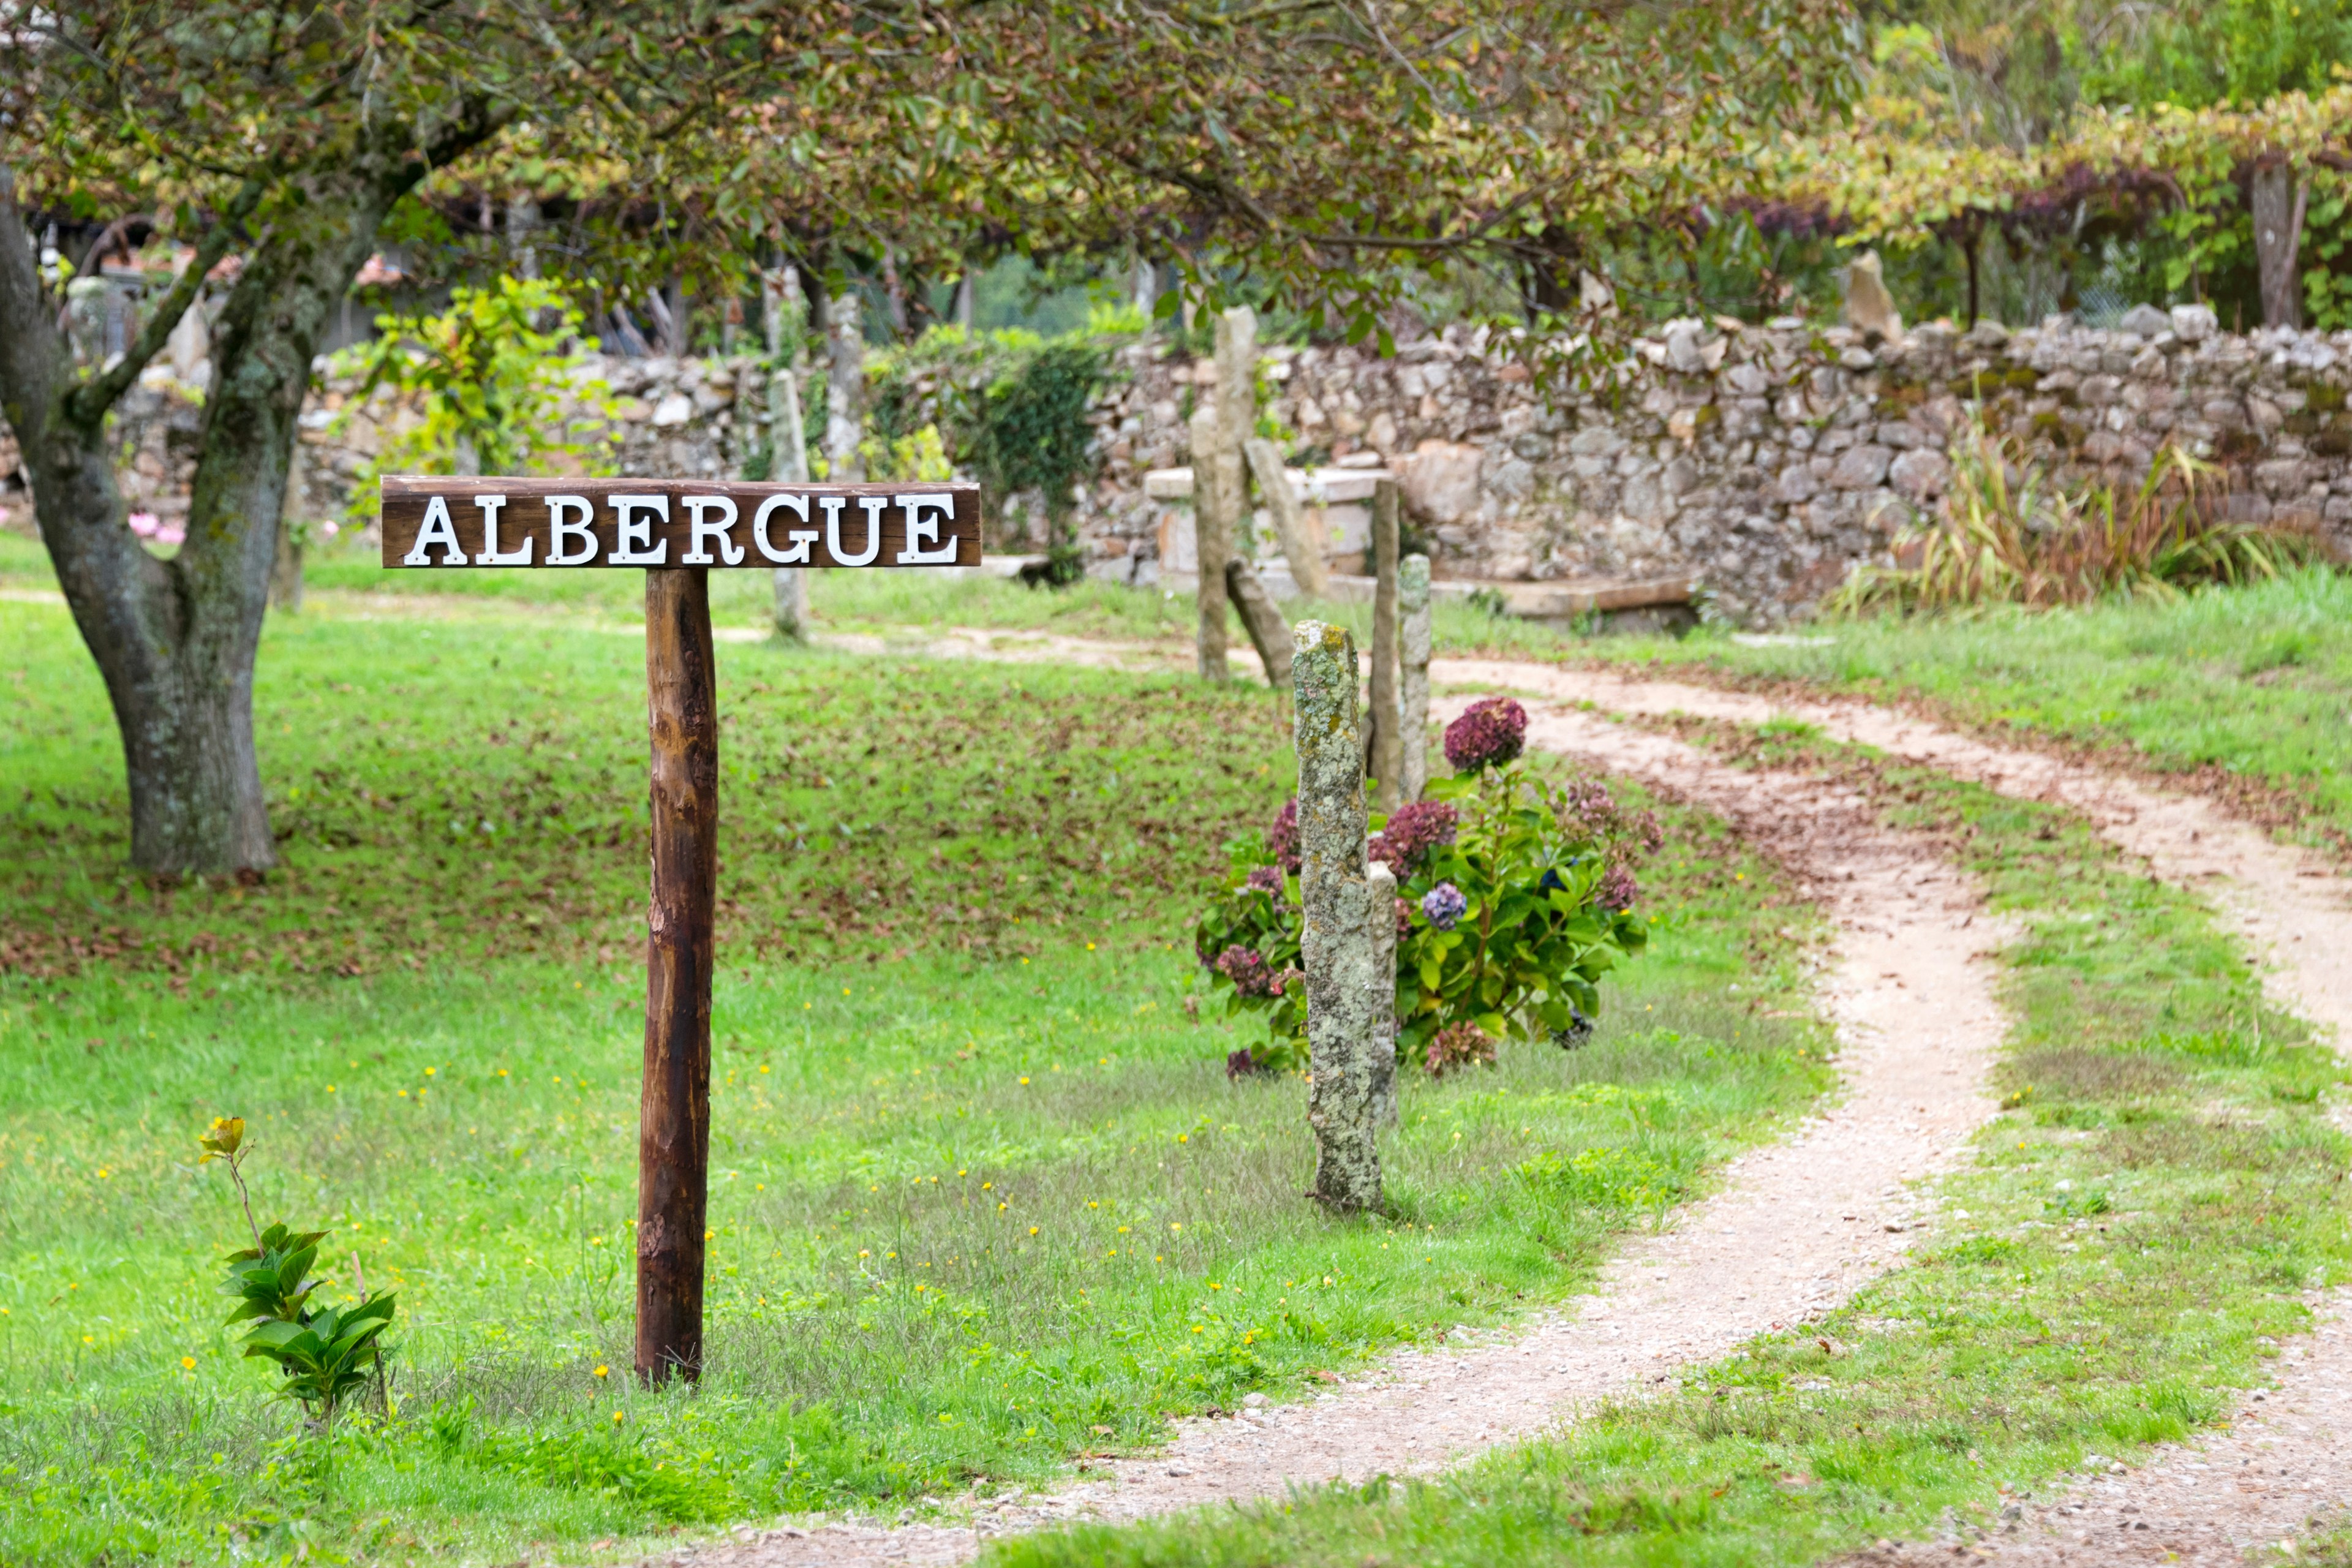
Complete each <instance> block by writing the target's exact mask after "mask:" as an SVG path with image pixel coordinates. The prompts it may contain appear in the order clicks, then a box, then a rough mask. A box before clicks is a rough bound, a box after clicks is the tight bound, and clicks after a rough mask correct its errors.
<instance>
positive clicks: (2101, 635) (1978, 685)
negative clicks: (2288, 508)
mask: <svg viewBox="0 0 2352 1568" xmlns="http://www.w3.org/2000/svg"><path fill="white" fill-rule="evenodd" d="M1798 631H1799V633H1800V634H1801V635H1800V636H1798V637H1794V638H1787V639H1780V640H1776V641H1769V642H1762V643H1756V642H1749V643H1742V642H1740V641H1737V640H1735V639H1734V637H1732V636H1731V635H1730V634H1729V632H1728V631H1727V630H1714V629H1710V630H1706V631H1702V632H1701V633H1698V634H1696V635H1694V636H1692V637H1689V638H1686V639H1685V640H1682V641H1679V642H1677V641H1673V640H1670V639H1664V638H1631V637H1628V638H1611V639H1598V640H1595V641H1592V642H1589V643H1586V644H1583V645H1581V647H1579V648H1578V649H1577V650H1576V654H1575V656H1576V657H1580V658H1602V659H1608V660H1612V661H1617V660H1624V661H1633V662H1639V663H1643V664H1655V665H1658V666H1661V667H1665V668H1673V667H1677V666H1679V667H1683V668H1688V669H1690V670H1692V671H1693V672H1694V673H1697V672H1705V673H1708V674H1711V675H1714V676H1716V677H1717V678H1719V679H1729V680H1733V681H1738V682H1746V683H1762V684H1774V683H1780V682H1802V683H1804V684H1807V685H1811V686H1818V687H1822V688H1824V689H1836V690H1843V691H1851V692H1854V693H1857V694H1859V695H1862V696H1866V697H1871V698H1874V699H1880V700H1885V699H1890V698H1906V699H1912V700H1920V701H1924V702H1926V703H1927V704H1928V705H1930V706H1931V707H1933V708H1935V709H1937V710H1940V711H1942V712H1944V713H1946V714H1948V715H1949V716H1950V717H1951V718H1953V719H1954V720H1956V721H1959V722H1961V723H1964V724H1969V725H1973V726H1979V727H1982V728H1986V729H1989V730H1993V731H2013V732H2015V733H2016V734H2017V735H2019V736H2020V737H2021V738H2022V739H2023V740H2025V741H2026V742H2028V743H2040V744H2045V745H2046V744H2048V743H2049V742H2051V741H2053V740H2057V741H2062V742H2066V743H2068V744H2070V745H2074V746H2080V747H2086V748H2091V749H2094V750H2099V751H2105V752H2115V753H2117V754H2120V755H2123V756H2126V757H2128V758H2130V759H2131V760H2133V761H2135V762H2137V763H2140V764H2141V765H2144V766H2147V767H2151V768H2154V769H2158V770H2160V771H2165V772H2172V773H2205V774H2207V775H2208V777H2207V778H2206V779H2205V780H2204V781H2202V783H2203V787H2207V788H2209V789H2211V790H2213V791H2214V792H2215V793H2219V794H2221V795H2225V796H2228V795H2237V796H2239V803H2240V805H2241V807H2242V809H2244V810H2246V811H2247V812H2248V813H2249V814H2250V815H2252V816H2254V817H2256V818H2257V819H2258V820H2263V821H2265V822H2269V823H2272V824H2273V825H2275V826H2282V827H2285V828H2287V829H2288V830H2290V831H2293V832H2294V833H2296V834H2297V835H2298V836H2300V837H2305V838H2307V839H2310V840H2312V841H2314V842H2332V843H2333V844H2334V845H2336V847H2339V848H2342V847H2346V846H2347V845H2352V732H2348V731H2347V730H2346V728H2345V725H2344V723H2343V722H2342V716H2343V713H2344V710H2345V704H2346V702H2347V698H2352V578H2347V577H2346V576H2344V575H2341V574H2337V573H2336V572H2333V571H2330V570H2327V569H2326V568H2317V567H2315V568H2312V569H2310V570H2307V571H2303V572H2297V573H2294V574H2290V575H2287V576H2285V577H2283V578H2280V579H2278V580H2276V581H2273V582H2269V583H2263V584H2257V585H2254V586H2252V587H2245V588H2209V589H2204V590H2201V591H2200V592H2197V593H2194V594H2189V595H2184V596H2182V597H2180V598H2178V599H2174V600H2169V601H2163V600H2145V599H2140V600H2119V601H2112V602H2108V603H2104V604H2100V605H2093V606H2090V607H2088V608H2084V609H2079V610H2059V611H2049V612H2042V613H2033V612H2028V611H2023V610H2017V609H2008V608H2001V609H1990V610H1987V611H1985V612H1983V613H1981V614H1977V615H1970V616H1920V617H1916V618H1911V619H1901V618H1895V617H1886V618H1874V619H1869V620H1863V621H1855V622H1830V623H1822V624H1818V625H1813V626H1803V627H1800V628H1798ZM1537 657H1540V656H1539V655H1538V656H1537Z"/></svg>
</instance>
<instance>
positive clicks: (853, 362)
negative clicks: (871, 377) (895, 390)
mask: <svg viewBox="0 0 2352 1568" xmlns="http://www.w3.org/2000/svg"><path fill="white" fill-rule="evenodd" d="M825 306H826V309H825V313H824V335H825V340H826V342H825V346H826V349H827V351H828V352H827V359H828V362H829V363H828V364H827V366H826V370H827V374H826V378H825V396H824V460H825V463H826V465H827V471H826V474H825V479H826V480H827V481H828V482H829V483H832V484H836V485H854V484H856V483H857V482H858V481H859V480H860V479H864V478H865V477H866V459H865V458H861V457H859V456H858V455H857V447H858V443H859V442H861V441H863V440H865V439H866V329H865V328H864V327H862V326H860V325H859V324H858V320H857V295H856V291H855V290H845V291H844V292H842V293H840V294H836V295H835V296H834V297H833V298H832V299H830V300H826V301H825Z"/></svg>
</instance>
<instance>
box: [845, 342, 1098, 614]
mask: <svg viewBox="0 0 2352 1568" xmlns="http://www.w3.org/2000/svg"><path fill="white" fill-rule="evenodd" d="M1131 336H1132V333H1130V332H1124V331H1094V330H1090V331H1079V332H1072V333H1068V334H1066V335H1063V336H1060V337H1055V338H1041V337H1039V336H1037V335H1036V334H1035V333H1034V332H1023V331H997V332H967V331H961V330H960V329H957V328H952V327H950V328H941V329H937V330H934V331H930V332H927V333H925V334H924V335H923V336H922V337H921V338H920V339H919V340H917V341H916V342H912V343H908V344H906V345H904V346H902V347H898V348H893V349H888V350H886V351H884V352H883V353H878V354H877V355H875V356H874V358H873V359H872V360H871V361H870V362H869V363H868V368H867V404H866V406H867V409H868V411H869V412H868V427H869V431H870V433H871V435H872V436H873V437H875V439H876V440H877V441H878V442H883V443H888V444H891V445H893V446H895V445H896V444H897V443H899V442H903V441H908V440H912V439H915V438H917V437H919V436H920V435H921V433H922V432H923V431H924V430H926V429H935V430H936V431H937V432H938V437H939V441H940V445H941V447H943V448H944V450H945V452H946V454H947V457H948V458H949V459H950V461H951V462H952V463H953V464H954V465H955V467H957V468H961V469H962V470H963V471H965V472H967V473H969V474H971V475H972V477H973V478H975V479H978V480H979V482H980V486H981V505H982V517H983V518H984V520H985V521H986V523H987V525H988V526H989V528H990V529H991V530H992V531H999V532H1000V534H1001V532H1002V531H1003V529H1004V528H1005V526H1006V520H1005V510H1006V503H1007V502H1008V501H1009V500H1011V498H1013V496H1015V495H1017V494H1020V493H1023V492H1025V491H1034V492H1036V494H1037V495H1038V497H1039V499H1040V501H1041V504H1042V506H1043V508H1044V510H1045V531H1046V537H1045V545H1046V548H1047V551H1048V552H1049V554H1050V555H1051V557H1052V559H1053V562H1054V569H1053V575H1054V577H1055V580H1056V581H1057V582H1066V581H1071V580H1074V579H1075V578H1076V576H1077V575H1078V574H1079V571H1080V555H1079V551H1078V547H1077V537H1076V526H1075V512H1076V498H1075V494H1074V491H1075V489H1076V486H1077V485H1078V484H1079V483H1080V481H1082V480H1083V479H1086V478H1087V475H1088V474H1090V473H1091V472H1092V471H1093V468H1094V462H1095V451H1094V441H1095V431H1094V426H1093V425H1092V424H1091V423H1090V422H1089V420H1088V419H1087V410H1088V409H1089V408H1091V407H1092V406H1093V405H1094V404H1095V402H1096V400H1097V396H1098V395H1099V394H1100V393H1101V391H1102V389H1103V387H1104V385H1105V384H1106V382H1107V381H1108V377H1109V374H1110V369H1111V363H1112V354H1113V353H1114V351H1115V350H1116V349H1117V348H1118V346H1119V344H1120V342H1123V341H1126V340H1127V339H1128V338H1129V337H1131Z"/></svg>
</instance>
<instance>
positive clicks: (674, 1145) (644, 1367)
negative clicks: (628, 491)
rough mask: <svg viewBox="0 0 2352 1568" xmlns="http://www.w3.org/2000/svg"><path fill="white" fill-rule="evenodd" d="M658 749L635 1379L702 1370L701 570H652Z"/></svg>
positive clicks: (708, 869)
mask: <svg viewBox="0 0 2352 1568" xmlns="http://www.w3.org/2000/svg"><path fill="white" fill-rule="evenodd" d="M646 697H647V702H646V708H647V718H648V727H649V729H650V731H651V732H652V741H653V892H652V898H651V900H650V903H649V907H648V912H647V917H646V939H647V940H646V1066H645V1079H644V1084H643V1089H642V1091H641V1098H640V1101H639V1109H638V1121H637V1342H636V1363H637V1375H638V1376H639V1377H641V1378H643V1379H645V1380H646V1382H648V1383H661V1382H666V1381H667V1380H668V1379H670V1378H671V1377H684V1378H687V1379H688V1380H692V1379H694V1378H697V1377H698V1376H700V1375H701V1371H702V1271H703V1231H704V1228H705V1225H706V1223H707V1222H706V1214H707V1211H708V1207H709V1172H710V971H711V964H712V962H713V953H714V946H713V939H712V920H713V914H714V910H715V905H716V899H717V889H718V880H719V683H718V668H717V665H716V663H715V661H714V660H713V658H712V657H711V641H710V585H709V577H708V575H707V574H705V573H703V572H701V571H698V570H697V569H695V568H693V567H673V568H656V570H653V571H649V572H647V573H646Z"/></svg>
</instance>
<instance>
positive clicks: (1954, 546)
mask: <svg viewBox="0 0 2352 1568" xmlns="http://www.w3.org/2000/svg"><path fill="white" fill-rule="evenodd" d="M2219 479H2220V471H2219V470H2218V469H2217V468H2215V467H2214V466H2213V465H2212V464H2210V463H2206V462H2203V461H2200V459H2198V458H2193V457H2191V456H2189V454H2188V453H2187V452H2184V451H2182V450H2181V449H2180V448H2179V447H2165V448H2164V449H2163V450H2162V451H2161V452H2159V453H2158V454H2157V457H2156V459H2155V461H2154V462H2152V463H2150V464H2149V465H2148V471H2147V479H2144V480H2142V481H2141V483H2140V485H2139V488H2138V489H2137V490H2131V491H2126V490H2124V489H2119V488H2118V487H2116V486H2115V485H2111V484H2085V485H2082V486H2079V487H2075V488H2073V489H2067V488H2063V487H2061V486H2059V485H2058V484H2056V483H2054V482H2053V480H2052V479H2051V478H2050V476H2049V475H2048V474H2046V473H2044V472H2043V471H2042V469H2041V468H2040V467H2039V466H2038V465H2037V464H2035V463H2034V462H2033V461H2032V458H2030V457H2029V456H2028V455H2027V454H2026V452H2025V451H2024V450H2023V448H2022V447H2021V444H2020V443H2018V442H2017V441H2016V440H2015V439H2014V438H2013V437H2009V436H2005V435H2002V434H2000V433H1999V432H1997V431H1994V430H1991V429H1989V428H1988V427H1987V426H1985V425H1984V423H1983V422H1982V419H1981V418H1980V417H1979V418H1977V419H1974V420H1971V421H1970V423H1969V426H1968V427H1967V428H1966V429H1965V430H1964V431H1963V432H1962V433H1961V436H1960V439H1959V441H1958V443H1957V444H1956V445H1955V447H1954V448H1953V451H1952V479H1951V485H1950V488H1949V489H1948V491H1947V492H1946V494H1945V497H1944V500H1943V502H1942V504H1941V505H1940V506H1939V507H1938V508H1937V512H1936V514H1935V516H1934V517H1933V518H1932V519H1931V520H1930V521H1927V522H1925V523H1923V524H1921V525H1919V526H1917V527H1914V528H1910V529H1906V530H1905V531H1903V532H1902V533H1900V534H1898V535H1896V537H1895V562H1896V564H1895V565H1893V566H1865V565H1857V566H1856V567H1855V568H1854V569H1853V572H1852V573H1851V574H1849V575H1848V576H1847V578H1846V580H1845V582H1844V583H1843V584H1842V585H1841V586H1840V587H1839V588H1838V590H1837V591H1836V592H1835V593H1834V594H1832V595H1830V597H1829V598H1828V599H1826V600H1824V601H1823V603H1822V609H1823V611H1824V613H1826V614H1829V615H1832V616H1859V615H1864V614H1868V613H1871V612H1874V611H1890V610H1891V611H1895V612H1897V613H1909V614H1925V613H1936V612H1950V611H1958V610H1967V609H1970V608H1974V607H1977V606H1980V605H2025V606H2027V607H2029V608H2033V609H2047V608H2052V607H2054V606H2057V605H2083V604H2088V603H2090V602H2092V601H2094V600H2098V599H2105V598H2109V597H2118V596H2119V597H2127V598H2153V599H2177V598H2179V597H2180V596H2181V595H2182V594H2183V593H2184V591H2186V590H2188V589H2191V588H2196V587H2200V586H2203V585H2205V584H2215V583H2221V584H2245V583H2252V582H2259V581H2267V580H2270V579H2273V578H2276V577H2278V576H2280V575H2282V574H2284V573H2286V572H2289V571H2291V570H2293V569H2294V568H2295V567H2297V566H2301V565H2305V564H2306V563H2309V562H2311V561H2312V560H2314V559H2315V557H2316V556H2317V554H2318V542H2317V539H2316V538H2315V535H2314V534H2313V532H2312V531H2311V530H2309V529H2308V528H2305V527H2298V526H2295V525H2294V524H2279V523H2256V522H2245V521H2234V520H2231V518H2229V517H2228V516H2227V515H2226V512H2227V502H2228V492H2227V490H2226V489H2225V488H2224V487H2223V485H2222V484H2221V483H2220V482H2219Z"/></svg>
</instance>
